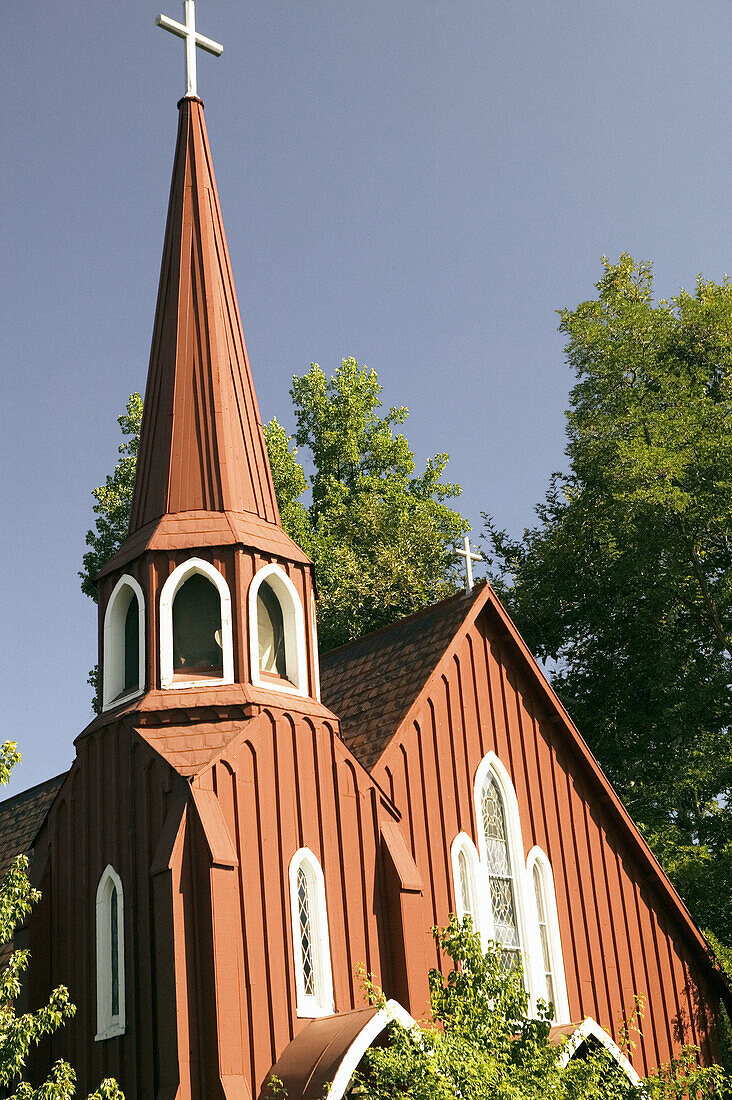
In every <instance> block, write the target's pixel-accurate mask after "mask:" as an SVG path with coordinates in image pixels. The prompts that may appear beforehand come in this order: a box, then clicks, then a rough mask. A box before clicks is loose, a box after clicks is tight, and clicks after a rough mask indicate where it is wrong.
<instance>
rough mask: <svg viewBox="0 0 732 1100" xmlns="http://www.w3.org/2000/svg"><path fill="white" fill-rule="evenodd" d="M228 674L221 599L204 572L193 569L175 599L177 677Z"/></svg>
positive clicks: (208, 677) (198, 678) (190, 677)
mask: <svg viewBox="0 0 732 1100" xmlns="http://www.w3.org/2000/svg"><path fill="white" fill-rule="evenodd" d="M223 674H224V654H223V647H222V641H221V601H220V599H219V594H218V592H217V591H216V588H215V587H214V585H213V584H212V583H211V581H210V580H209V579H208V577H204V576H203V575H202V574H201V573H192V574H191V576H190V577H188V579H187V580H185V581H184V582H183V584H182V585H181V586H180V588H179V589H178V591H177V592H176V594H175V599H174V600H173V679H174V680H204V679H211V678H212V677H213V678H214V679H220V677H221V676H223Z"/></svg>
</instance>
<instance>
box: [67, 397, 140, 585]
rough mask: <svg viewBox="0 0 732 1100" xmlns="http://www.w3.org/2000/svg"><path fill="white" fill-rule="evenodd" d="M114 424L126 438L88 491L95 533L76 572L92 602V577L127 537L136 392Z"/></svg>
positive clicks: (137, 428)
mask: <svg viewBox="0 0 732 1100" xmlns="http://www.w3.org/2000/svg"><path fill="white" fill-rule="evenodd" d="M117 423H118V424H119V426H120V428H121V429H122V435H124V436H126V437H127V438H126V439H125V440H124V441H123V442H122V443H120V445H119V448H118V450H119V453H120V454H121V455H122V458H120V459H119V461H118V462H117V465H116V466H115V468H114V473H112V474H111V475H110V476H108V477H107V480H106V481H105V483H104V485H100V486H98V488H96V489H92V496H93V497H94V500H95V504H94V509H93V511H94V514H95V516H96V517H97V518H96V520H95V530H93V531H87V535H86V544H87V546H90V547H91V549H90V550H87V552H86V553H85V554H84V559H83V563H84V568H83V570H82V572H81V573H79V576H80V577H81V590H82V592H84V593H86V595H87V596H91V598H92V599H93V600H94V601H95V602H96V598H97V586H96V585H95V583H94V578H95V576H96V575H97V573H98V572H99V570H100V569H101V568H102V567H103V566H104V565H106V564H107V562H108V561H109V559H110V558H111V557H112V554H114V553H115V551H116V550H117V549H118V548H119V547H120V546H121V545H122V543H123V542H124V540H125V539H126V537H127V528H128V526H129V522H130V509H131V507H132V489H133V486H134V484H135V468H136V466H137V449H138V447H139V445H140V425H141V424H142V398H141V397H140V395H139V393H133V394H131V395H130V398H129V400H128V402H127V407H126V409H125V411H124V412H123V413H122V415H121V416H118V417H117Z"/></svg>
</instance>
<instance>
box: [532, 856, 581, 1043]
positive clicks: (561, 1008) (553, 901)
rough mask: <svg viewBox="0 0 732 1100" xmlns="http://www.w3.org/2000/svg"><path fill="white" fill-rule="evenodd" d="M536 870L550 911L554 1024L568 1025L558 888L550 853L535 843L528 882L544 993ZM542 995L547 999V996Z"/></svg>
mask: <svg viewBox="0 0 732 1100" xmlns="http://www.w3.org/2000/svg"><path fill="white" fill-rule="evenodd" d="M534 867H538V868H539V872H540V874H541V881H542V885H543V887H544V906H545V908H546V925H547V935H548V937H549V954H550V957H551V964H552V981H553V982H554V1023H555V1024H568V1023H569V1022H570V1015H569V998H568V996H567V980H566V977H565V974H564V955H563V954H562V939H561V935H560V933H559V914H558V912H557V895H556V891H555V889H554V874H553V872H552V865H551V863H550V861H549V857H548V856H547V854H546V853H545V852H544V851H543V850H542V849H541V848H540V847H539V845H538V844H535V845H534V847H533V848H532V849H531V851H530V852H529V854H528V856H527V857H526V879H527V886H528V889H529V905H530V907H531V906H533V918H534V928H535V930H536V942H535V944H532V947H531V955H532V958H533V960H534V964H535V969H536V972H537V974H536V980H537V984H536V989H537V990H541V989H542V986H543V985H544V984H545V978H544V952H543V949H542V946H541V933H540V931H539V913H538V910H537V908H536V891H535V889H534ZM539 996H544V997H546V993H544V994H541V993H539Z"/></svg>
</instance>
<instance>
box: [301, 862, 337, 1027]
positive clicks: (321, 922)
mask: <svg viewBox="0 0 732 1100" xmlns="http://www.w3.org/2000/svg"><path fill="white" fill-rule="evenodd" d="M303 866H304V867H305V870H306V873H308V872H309V879H310V885H311V886H312V891H311V894H310V903H311V907H312V908H311V913H310V923H311V927H312V933H313V965H314V968H315V986H316V989H318V996H316V997H314V996H312V995H309V994H306V993H305V976H304V974H303V969H302V948H301V945H300V914H299V910H298V899H297V872H298V871H299V869H300V868H301V867H303ZM290 915H291V920H292V952H293V958H294V961H295V989H296V992H297V1015H298V1016H301V1017H304V1018H307V1019H315V1018H317V1017H319V1016H332V1014H333V1012H334V1011H335V1007H334V1001H333V971H332V968H331V960H330V936H329V934H328V910H327V907H326V902H325V879H324V877H323V870H322V868H321V866H320V863H319V862H318V859H317V856H316V855H315V853H314V852H312V851H311V850H310V849H309V848H299V849H298V851H297V852H295V854H294V856H293V857H292V859H291V860H290Z"/></svg>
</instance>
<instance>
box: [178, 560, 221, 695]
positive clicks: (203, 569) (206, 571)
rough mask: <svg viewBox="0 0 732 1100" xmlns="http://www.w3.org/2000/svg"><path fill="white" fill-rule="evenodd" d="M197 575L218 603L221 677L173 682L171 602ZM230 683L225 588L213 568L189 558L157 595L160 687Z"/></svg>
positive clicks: (203, 562)
mask: <svg viewBox="0 0 732 1100" xmlns="http://www.w3.org/2000/svg"><path fill="white" fill-rule="evenodd" d="M194 573H200V574H201V576H202V577H207V578H208V579H209V580H210V581H212V583H213V584H214V585H215V586H216V588H217V590H218V593H219V599H220V601H221V654H222V658H221V659H222V667H223V675H222V676H215V677H211V679H210V680H209V679H205V680H174V679H173V674H174V671H175V670H174V668H173V603H174V601H175V594H176V592H177V591H178V589H179V588H180V587H181V585H182V584H184V583H185V581H187V580H188V578H189V577H191V576H193V574H194ZM233 683H234V644H233V636H232V629H231V596H230V595H229V586H228V584H227V583H226V581H225V580H224V578H223V577H222V575H221V573H219V571H218V569H216V568H215V566H213V565H211V563H210V562H208V561H204V560H203V558H189V559H188V561H184V562H182V563H181V564H180V565H179V566H178V567H177V569H174V570H173V572H172V573H171V574H170V576H169V577H168V579H167V581H166V582H165V584H164V585H163V587H162V590H161V592H160V686H161V687H162V688H173V689H174V690H176V691H177V690H178V689H179V688H200V689H202V690H204V691H206V690H208V689H209V688H212V687H218V686H220V685H221V684H233Z"/></svg>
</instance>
